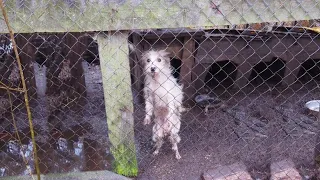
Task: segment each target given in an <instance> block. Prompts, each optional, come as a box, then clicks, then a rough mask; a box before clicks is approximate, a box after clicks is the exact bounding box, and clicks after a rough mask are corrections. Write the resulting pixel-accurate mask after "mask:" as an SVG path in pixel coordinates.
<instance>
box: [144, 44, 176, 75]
mask: <svg viewBox="0 0 320 180" xmlns="http://www.w3.org/2000/svg"><path fill="white" fill-rule="evenodd" d="M168 55H169V53H168V52H166V51H165V50H160V51H153V50H152V51H148V52H146V53H145V54H144V55H143V57H142V60H143V64H144V68H145V71H146V73H147V74H150V75H152V76H154V75H157V74H158V73H160V72H166V71H168V70H170V58H169V57H168Z"/></svg>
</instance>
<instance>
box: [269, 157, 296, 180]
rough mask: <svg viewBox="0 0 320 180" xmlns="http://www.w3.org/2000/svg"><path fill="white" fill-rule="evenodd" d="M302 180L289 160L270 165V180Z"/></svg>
mask: <svg viewBox="0 0 320 180" xmlns="http://www.w3.org/2000/svg"><path fill="white" fill-rule="evenodd" d="M292 179H294V180H302V177H301V176H300V174H299V172H298V170H297V169H296V168H295V167H294V163H293V161H292V160H290V159H285V160H282V161H280V162H275V163H272V164H271V178H270V180H292Z"/></svg>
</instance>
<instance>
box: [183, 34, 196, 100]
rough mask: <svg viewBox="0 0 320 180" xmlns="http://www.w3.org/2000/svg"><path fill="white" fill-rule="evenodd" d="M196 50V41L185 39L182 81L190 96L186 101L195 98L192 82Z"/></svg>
mask: <svg viewBox="0 0 320 180" xmlns="http://www.w3.org/2000/svg"><path fill="white" fill-rule="evenodd" d="M194 50H195V41H194V39H192V37H185V38H184V43H183V52H182V58H181V61H182V65H181V70H180V81H181V82H182V83H183V85H184V91H185V92H186V95H187V96H188V97H187V98H186V100H189V99H191V97H192V96H193V91H192V88H191V87H190V84H191V82H192V79H191V72H192V67H193V66H194Z"/></svg>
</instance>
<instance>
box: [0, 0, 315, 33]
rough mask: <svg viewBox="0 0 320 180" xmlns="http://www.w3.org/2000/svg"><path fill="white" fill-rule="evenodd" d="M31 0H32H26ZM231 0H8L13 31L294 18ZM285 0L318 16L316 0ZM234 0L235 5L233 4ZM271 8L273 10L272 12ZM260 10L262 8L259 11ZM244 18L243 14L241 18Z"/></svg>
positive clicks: (301, 14) (299, 15) (301, 12)
mask: <svg viewBox="0 0 320 180" xmlns="http://www.w3.org/2000/svg"><path fill="white" fill-rule="evenodd" d="M25 1H26V3H25V4H27V5H31V4H32V3H30V1H31V0H29V1H28V0H25ZM229 2H230V3H222V4H221V5H220V10H221V11H222V13H224V16H221V15H219V14H217V13H215V11H214V10H213V9H212V8H211V4H210V3H209V1H208V0H198V1H193V2H192V3H191V2H190V1H188V0H181V1H179V3H172V2H170V1H167V0H159V1H154V0H144V1H126V2H125V3H123V4H117V3H116V2H110V3H108V4H104V3H100V4H99V3H98V2H96V1H94V2H87V3H85V4H84V5H82V4H80V3H79V2H77V1H76V2H75V3H76V5H75V6H74V7H72V8H69V7H68V6H67V5H66V1H65V2H64V1H63V0H61V1H57V5H54V4H53V1H52V0H36V3H35V7H33V8H31V9H30V8H29V7H22V8H19V7H18V6H16V1H14V0H11V1H6V9H7V11H8V15H9V20H10V24H11V26H12V27H13V29H14V30H15V32H20V33H23V32H66V31H68V32H83V31H110V30H130V29H132V28H134V29H150V28H178V27H192V26H198V27H199V26H202V27H205V26H213V25H216V26H218V25H230V24H241V23H243V19H244V20H245V22H247V23H260V22H263V21H264V22H272V21H275V20H276V21H288V20H291V19H292V16H290V14H292V12H288V11H277V9H278V8H279V7H277V6H278V3H277V1H272V2H270V3H269V4H268V6H269V8H270V9H271V10H272V11H270V10H268V9H269V8H268V7H267V5H266V4H265V3H264V1H263V0H258V1H256V2H255V3H254V6H253V7H252V8H250V9H248V10H247V11H245V13H243V14H242V17H241V16H239V14H238V12H241V10H242V7H251V6H250V5H249V4H248V2H247V1H239V0H230V1H229ZM295 3H296V2H292V3H284V4H283V8H285V9H290V8H292V6H293V7H295V9H294V14H292V15H293V18H294V20H308V19H310V18H313V19H319V18H320V11H317V8H315V6H319V5H317V4H316V3H315V1H305V2H303V3H304V4H303V8H302V6H300V5H297V4H295ZM235 4H236V6H235ZM274 11H275V12H274ZM257 12H263V13H257ZM241 18H243V19H241ZM0 32H5V33H6V32H7V28H6V26H5V24H4V22H3V21H2V22H0Z"/></svg>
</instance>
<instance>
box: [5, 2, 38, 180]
mask: <svg viewBox="0 0 320 180" xmlns="http://www.w3.org/2000/svg"><path fill="white" fill-rule="evenodd" d="M0 7H1V10H2V15H3V17H4V20H5V22H6V25H7V27H8V31H9V33H10V37H11V41H12V46H13V49H14V53H15V56H16V59H17V63H18V67H19V72H20V77H21V82H22V89H23V91H24V101H25V105H26V110H27V114H28V120H29V126H30V133H31V138H32V144H33V155H34V162H35V168H36V172H37V177H38V180H40V168H39V160H38V154H37V146H36V145H37V144H36V141H35V138H34V130H33V124H32V116H31V110H30V106H29V98H28V91H27V86H26V82H25V78H24V74H23V70H22V65H21V61H20V58H19V54H18V50H17V47H16V42H15V40H14V35H13V31H12V29H11V27H10V25H9V20H8V16H7V13H6V11H5V8H4V5H3V1H2V0H0Z"/></svg>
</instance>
